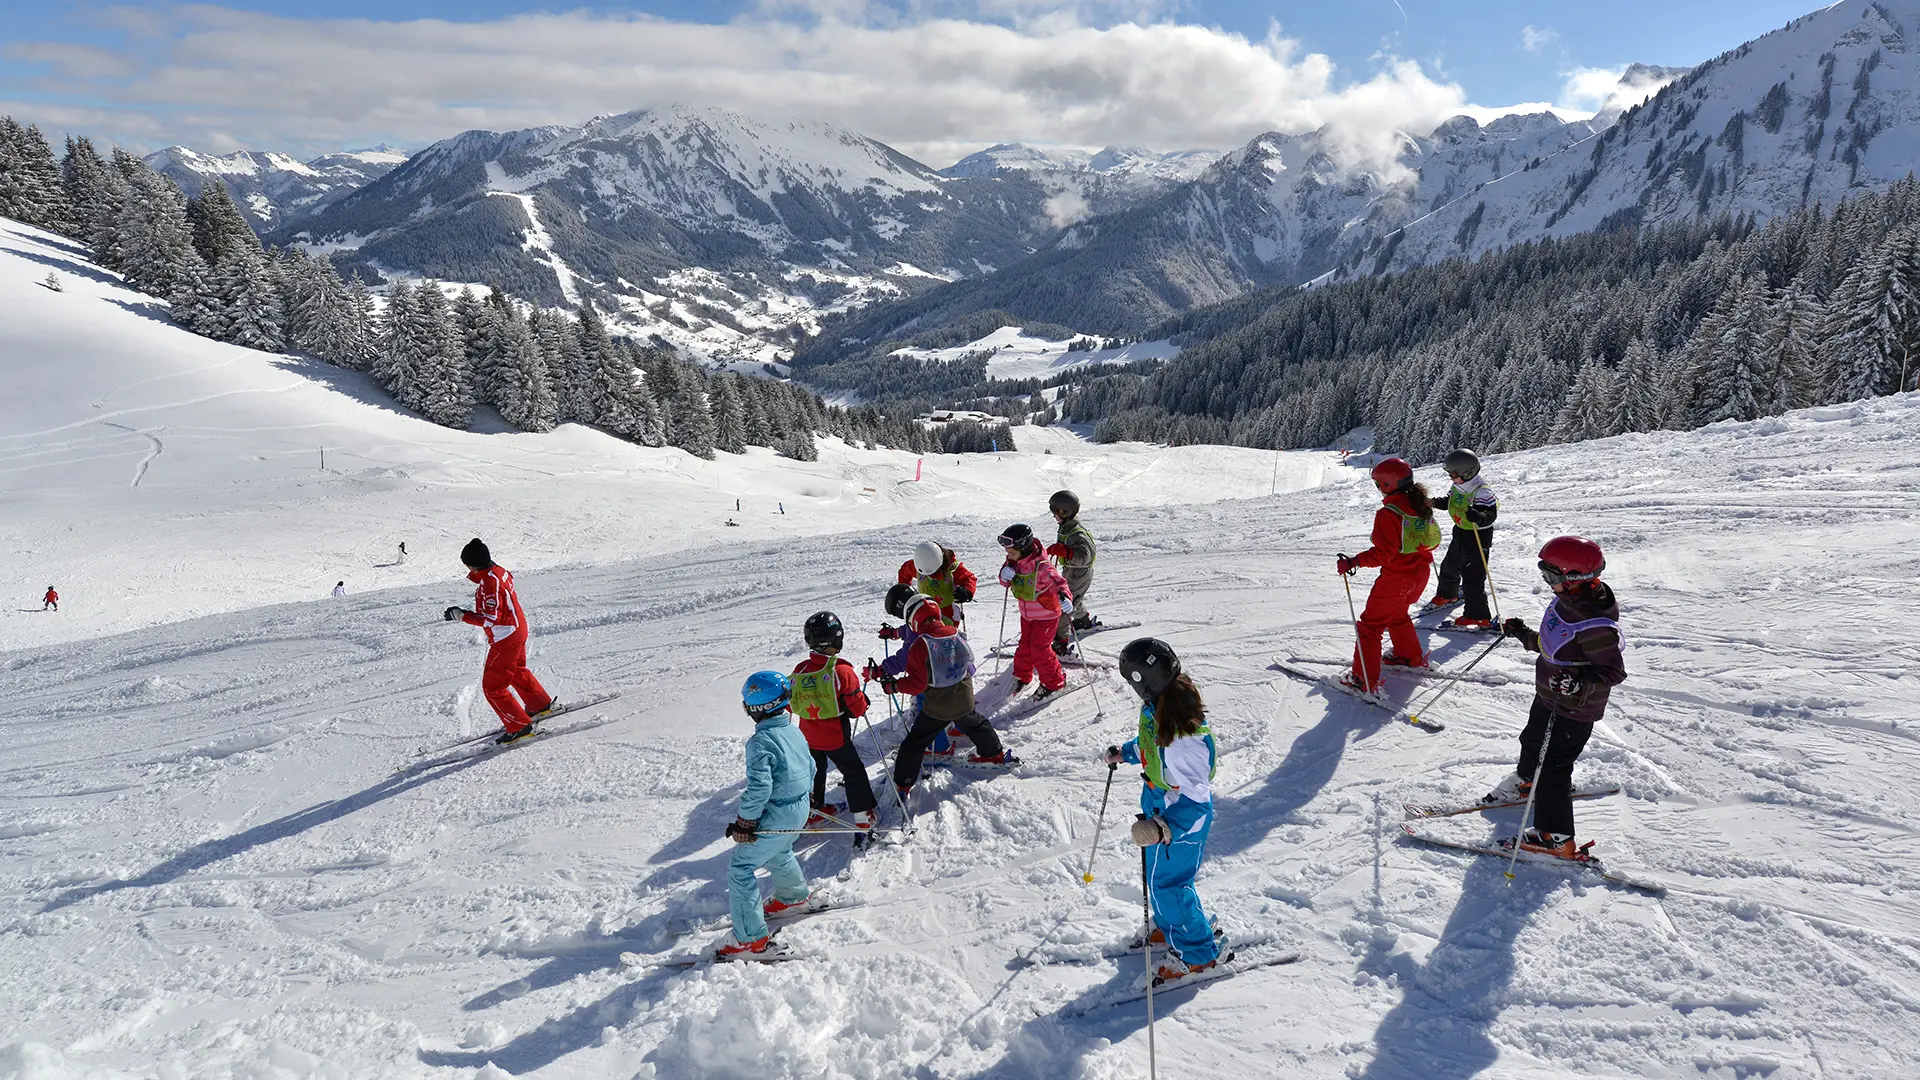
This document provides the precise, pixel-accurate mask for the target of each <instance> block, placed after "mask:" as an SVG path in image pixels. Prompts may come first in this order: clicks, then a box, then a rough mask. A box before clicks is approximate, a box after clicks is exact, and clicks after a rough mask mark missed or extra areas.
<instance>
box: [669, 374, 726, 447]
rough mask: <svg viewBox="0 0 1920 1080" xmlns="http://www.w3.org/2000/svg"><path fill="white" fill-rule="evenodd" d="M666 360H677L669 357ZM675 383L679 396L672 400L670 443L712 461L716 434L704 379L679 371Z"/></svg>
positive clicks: (697, 375)
mask: <svg viewBox="0 0 1920 1080" xmlns="http://www.w3.org/2000/svg"><path fill="white" fill-rule="evenodd" d="M666 362H667V363H670V364H678V363H679V361H677V360H673V359H671V358H669V359H668V360H667V361H666ZM678 382H679V397H678V398H677V399H676V400H675V401H674V403H673V445H675V446H677V447H679V448H680V449H682V450H685V451H686V452H687V453H689V454H692V455H693V456H694V457H697V458H705V459H706V460H708V461H712V460H713V454H714V443H715V440H716V438H717V435H716V433H715V431H714V425H713V414H712V413H710V412H708V411H707V410H708V405H707V395H706V385H707V380H706V379H704V378H701V376H700V373H699V372H698V371H692V370H688V371H685V372H682V373H681V376H680V378H679V380H678Z"/></svg>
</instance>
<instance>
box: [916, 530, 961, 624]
mask: <svg viewBox="0 0 1920 1080" xmlns="http://www.w3.org/2000/svg"><path fill="white" fill-rule="evenodd" d="M900 584H902V585H913V586H915V587H917V588H918V589H919V590H920V591H921V592H923V593H926V594H927V595H928V596H931V597H933V598H934V599H935V600H937V601H939V602H940V614H941V615H942V616H943V617H945V619H946V620H947V621H948V622H950V623H955V624H958V623H959V622H960V621H961V617H960V609H959V607H958V605H960V604H966V603H971V602H972V601H973V594H974V590H976V589H978V588H979V587H980V581H979V579H978V578H975V577H974V576H973V571H971V570H969V569H967V568H966V566H965V565H964V564H963V563H961V561H960V557H959V556H958V555H955V554H954V553H953V549H952V548H949V547H947V546H945V545H943V544H938V543H935V542H934V541H932V540H922V541H920V543H919V544H917V545H915V546H914V549H913V558H911V559H908V560H907V561H906V562H903V563H901V564H900Z"/></svg>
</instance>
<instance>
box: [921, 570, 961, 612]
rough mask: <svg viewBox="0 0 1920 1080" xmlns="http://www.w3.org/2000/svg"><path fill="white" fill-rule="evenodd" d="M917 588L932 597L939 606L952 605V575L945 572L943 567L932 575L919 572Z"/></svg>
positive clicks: (949, 606)
mask: <svg viewBox="0 0 1920 1080" xmlns="http://www.w3.org/2000/svg"><path fill="white" fill-rule="evenodd" d="M919 589H920V591H921V592H923V593H925V594H926V595H928V596H931V597H933V599H934V601H935V602H936V603H938V604H939V605H940V606H941V608H943V609H946V608H951V607H953V575H951V574H949V573H947V572H946V570H945V568H944V567H943V568H942V569H941V570H940V571H938V572H936V573H934V574H932V575H928V574H921V575H920V582H919Z"/></svg>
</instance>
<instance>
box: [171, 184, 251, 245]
mask: <svg viewBox="0 0 1920 1080" xmlns="http://www.w3.org/2000/svg"><path fill="white" fill-rule="evenodd" d="M187 221H188V223H190V224H191V225H192V226H193V247H194V250H195V251H198V252H199V253H200V258H201V260H202V261H204V262H205V263H206V264H207V265H208V266H220V265H221V264H222V263H224V262H226V261H227V259H228V258H230V257H231V256H233V255H234V254H235V253H237V252H239V251H240V250H241V249H243V248H251V249H252V250H254V251H256V252H257V251H259V250H260V238H259V237H257V236H255V235H254V233H253V226H251V225H249V224H247V219H246V218H245V217H244V216H242V215H241V213H240V208H239V207H238V206H235V205H234V202H233V196H232V195H230V194H228V192H227V188H226V185H224V184H220V183H217V182H215V183H209V184H207V186H206V187H205V188H203V189H201V192H200V194H199V196H198V197H196V198H193V199H190V200H188V202H187Z"/></svg>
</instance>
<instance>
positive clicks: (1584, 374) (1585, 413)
mask: <svg viewBox="0 0 1920 1080" xmlns="http://www.w3.org/2000/svg"><path fill="white" fill-rule="evenodd" d="M1612 415H1613V370H1612V369H1611V368H1609V367H1607V365H1605V364H1603V363H1601V362H1600V361H1599V360H1598V359H1590V360H1588V361H1587V362H1586V363H1584V364H1582V365H1580V373H1579V375H1577V376H1575V378H1574V380H1573V385H1572V386H1571V387H1569V388H1568V390H1567V394H1566V398H1565V399H1564V403H1563V404H1562V405H1561V407H1560V412H1559V415H1558V416H1557V417H1555V419H1554V422H1553V429H1552V435H1553V441H1554V442H1562V443H1565V442H1580V441H1582V440H1585V439H1594V438H1599V437H1600V436H1601V435H1603V434H1605V432H1603V431H1602V430H1601V429H1602V427H1603V425H1605V424H1606V422H1607V421H1608V419H1609V418H1611V416H1612Z"/></svg>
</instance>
